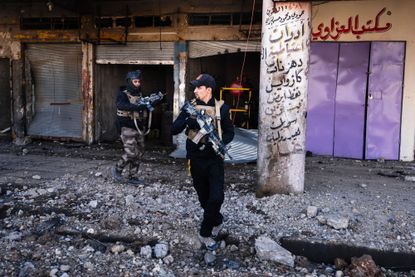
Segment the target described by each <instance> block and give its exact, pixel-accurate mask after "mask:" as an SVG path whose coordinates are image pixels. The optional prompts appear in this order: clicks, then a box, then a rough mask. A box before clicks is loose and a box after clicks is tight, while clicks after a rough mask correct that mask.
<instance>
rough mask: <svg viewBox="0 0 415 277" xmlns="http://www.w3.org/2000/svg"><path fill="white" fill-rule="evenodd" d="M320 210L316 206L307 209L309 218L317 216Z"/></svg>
mask: <svg viewBox="0 0 415 277" xmlns="http://www.w3.org/2000/svg"><path fill="white" fill-rule="evenodd" d="M317 211H318V208H317V207H316V206H308V207H307V217H309V218H312V217H315V216H317Z"/></svg>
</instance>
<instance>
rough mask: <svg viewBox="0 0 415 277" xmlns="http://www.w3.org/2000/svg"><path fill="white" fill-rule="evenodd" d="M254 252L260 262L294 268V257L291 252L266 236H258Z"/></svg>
mask: <svg viewBox="0 0 415 277" xmlns="http://www.w3.org/2000/svg"><path fill="white" fill-rule="evenodd" d="M255 250H256V254H257V256H258V258H259V259H261V260H265V261H273V262H277V263H280V264H284V265H288V266H290V267H293V266H294V256H293V255H292V254H291V252H290V251H288V250H286V249H285V248H283V247H282V246H280V245H279V244H278V243H276V242H275V241H273V240H272V239H271V238H269V237H267V236H260V237H258V238H257V239H256V240H255Z"/></svg>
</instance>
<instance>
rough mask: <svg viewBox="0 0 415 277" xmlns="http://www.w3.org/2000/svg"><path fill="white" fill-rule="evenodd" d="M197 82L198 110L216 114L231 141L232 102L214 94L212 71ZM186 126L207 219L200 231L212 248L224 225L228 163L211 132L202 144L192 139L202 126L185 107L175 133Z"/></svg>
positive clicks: (189, 155)
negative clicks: (214, 145) (220, 154)
mask: <svg viewBox="0 0 415 277" xmlns="http://www.w3.org/2000/svg"><path fill="white" fill-rule="evenodd" d="M191 84H192V85H194V86H195V90H194V93H195V96H196V100H195V102H194V104H195V108H196V110H199V111H200V110H201V109H203V110H205V112H206V113H207V114H209V115H211V116H212V118H214V122H215V126H216V129H217V130H221V131H222V132H220V131H219V133H220V134H219V136H220V137H222V141H223V142H224V143H225V144H228V143H230V142H231V141H232V139H233V137H234V127H233V124H232V121H231V119H230V117H229V106H228V105H226V104H224V103H223V101H217V100H216V99H215V98H214V97H213V96H212V93H213V90H214V89H215V79H214V78H213V77H212V76H210V75H209V74H201V75H199V76H198V77H197V79H196V80H193V81H192V82H191ZM184 129H186V135H187V136H188V138H187V140H186V150H187V158H188V159H190V172H191V175H192V178H193V186H194V188H195V189H196V192H197V195H198V198H199V202H200V205H201V206H202V208H203V211H204V213H203V221H202V224H201V227H200V231H199V238H200V240H201V242H202V243H203V244H205V246H206V247H207V248H208V249H209V250H214V249H215V248H216V246H217V244H216V241H215V240H214V238H215V236H217V235H218V233H219V230H220V228H221V226H222V222H223V216H222V214H221V213H220V209H221V206H222V203H223V200H224V165H223V160H222V158H221V157H219V156H218V155H217V154H216V153H215V151H214V150H213V148H212V144H211V143H210V142H209V141H208V138H207V136H205V137H204V138H203V139H201V140H200V142H199V143H198V144H196V143H194V142H193V141H192V139H193V138H194V136H195V135H196V134H197V132H198V130H199V129H200V126H199V124H198V123H197V121H196V119H195V118H193V117H191V116H189V114H188V113H187V112H186V111H185V110H183V109H182V111H181V113H180V114H179V116H178V117H177V119H176V120H175V121H174V122H173V125H172V128H171V133H172V135H177V134H179V133H181V132H182V131H183V130H184Z"/></svg>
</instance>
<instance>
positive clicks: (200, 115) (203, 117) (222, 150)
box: [182, 101, 232, 160]
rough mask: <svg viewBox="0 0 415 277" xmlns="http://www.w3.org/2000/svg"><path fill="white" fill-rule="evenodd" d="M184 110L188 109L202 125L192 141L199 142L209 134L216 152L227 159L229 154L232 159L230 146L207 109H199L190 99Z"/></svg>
mask: <svg viewBox="0 0 415 277" xmlns="http://www.w3.org/2000/svg"><path fill="white" fill-rule="evenodd" d="M182 110H184V111H186V112H187V113H188V114H189V115H190V116H194V117H196V121H197V123H198V124H199V126H200V130H199V132H198V133H197V134H196V136H195V137H194V138H193V139H192V141H193V142H194V143H196V144H197V143H199V141H200V140H201V139H202V137H204V136H205V135H209V141H210V142H211V143H212V148H213V150H215V153H216V154H217V155H218V156H220V157H221V158H222V159H225V155H228V157H229V159H231V160H232V157H231V155H229V152H228V150H229V147H228V146H226V145H225V144H224V143H223V141H222V140H221V139H220V138H219V136H218V133H217V131H216V128H215V125H213V122H212V121H213V118H212V117H210V116H209V115H207V114H206V113H205V110H201V111H200V112H199V111H197V110H196V109H195V107H194V106H193V105H192V103H190V102H189V101H186V102H185V103H184V105H183V108H182Z"/></svg>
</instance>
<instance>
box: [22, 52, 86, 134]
mask: <svg viewBox="0 0 415 277" xmlns="http://www.w3.org/2000/svg"><path fill="white" fill-rule="evenodd" d="M26 56H27V58H28V59H29V62H30V65H31V70H32V82H33V84H34V91H35V92H34V98H33V102H34V103H33V105H34V111H35V113H34V115H33V121H32V122H31V123H30V125H29V128H28V133H29V135H35V136H50V137H71V138H80V137H81V134H82V91H81V82H82V76H81V72H82V50H81V45H80V44H27V51H26Z"/></svg>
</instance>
